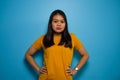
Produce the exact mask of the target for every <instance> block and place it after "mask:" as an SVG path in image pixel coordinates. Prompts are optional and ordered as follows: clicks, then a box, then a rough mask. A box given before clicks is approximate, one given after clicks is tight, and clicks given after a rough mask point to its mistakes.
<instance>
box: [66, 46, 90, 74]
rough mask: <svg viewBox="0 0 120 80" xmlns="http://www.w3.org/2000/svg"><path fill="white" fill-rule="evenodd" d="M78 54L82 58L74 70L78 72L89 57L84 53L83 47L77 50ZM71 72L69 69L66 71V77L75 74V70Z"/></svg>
mask: <svg viewBox="0 0 120 80" xmlns="http://www.w3.org/2000/svg"><path fill="white" fill-rule="evenodd" d="M78 52H79V54H80V55H81V56H82V58H81V59H80V61H79V62H78V64H77V66H76V67H75V69H78V70H80V69H81V68H82V67H83V66H84V64H85V63H86V62H87V60H88V58H89V55H88V53H87V51H86V49H85V48H84V47H81V48H80V49H78ZM75 69H74V70H71V69H70V68H68V69H67V72H68V73H69V74H68V75H74V74H76V72H77V70H75Z"/></svg>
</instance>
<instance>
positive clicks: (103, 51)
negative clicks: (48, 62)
mask: <svg viewBox="0 0 120 80" xmlns="http://www.w3.org/2000/svg"><path fill="white" fill-rule="evenodd" d="M56 9H61V10H63V11H64V12H65V13H66V16H67V20H68V25H69V32H71V33H74V34H76V36H77V37H78V38H79V39H80V40H81V42H82V43H83V44H84V46H85V48H86V50H87V51H88V53H89V56H90V58H89V60H88V62H87V63H86V65H85V66H84V67H83V68H82V69H81V70H80V71H79V72H78V73H77V74H76V75H75V76H73V80H120V62H119V61H120V32H119V31H120V1H119V0H0V80H37V78H38V76H39V73H38V72H36V71H35V70H34V69H33V68H32V67H31V66H30V65H29V64H28V63H27V62H26V60H25V56H24V55H25V52H26V51H27V49H28V48H29V47H30V46H31V44H32V43H33V42H34V41H35V40H36V39H37V38H39V37H40V36H41V35H42V34H45V33H46V31H47V23H48V19H49V16H50V14H51V12H52V11H54V10H56ZM80 58H81V56H80V55H79V54H78V52H77V51H74V56H73V61H72V68H74V67H75V66H76V64H77V62H78V61H79V60H80ZM34 59H35V61H36V62H37V63H38V65H39V66H40V67H41V66H42V61H43V51H42V50H41V51H38V52H37V53H36V54H35V55H34Z"/></svg>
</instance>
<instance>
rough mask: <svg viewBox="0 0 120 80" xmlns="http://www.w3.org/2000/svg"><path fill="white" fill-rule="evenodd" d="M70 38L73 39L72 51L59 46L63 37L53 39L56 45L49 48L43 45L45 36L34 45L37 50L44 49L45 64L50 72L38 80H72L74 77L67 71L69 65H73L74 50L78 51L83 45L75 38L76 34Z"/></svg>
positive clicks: (71, 34) (41, 75)
mask: <svg viewBox="0 0 120 80" xmlns="http://www.w3.org/2000/svg"><path fill="white" fill-rule="evenodd" d="M70 36H71V39H72V48H71V49H70V48H65V47H64V46H59V45H57V44H58V43H59V42H60V39H61V37H58V36H54V37H53V38H54V39H53V40H54V43H55V45H53V46H51V47H49V48H45V47H44V45H43V41H42V40H43V38H44V35H42V36H41V37H40V38H38V39H37V40H36V41H35V42H34V43H33V44H32V46H33V47H34V48H35V49H37V50H39V49H41V48H42V49H43V51H44V63H45V65H46V67H47V72H48V74H40V76H39V78H38V80H72V76H67V75H66V69H67V68H68V66H69V65H71V62H72V57H73V51H74V49H76V50H78V49H80V48H81V47H82V46H83V45H82V43H81V41H80V40H79V39H78V38H77V37H76V36H75V34H73V33H70Z"/></svg>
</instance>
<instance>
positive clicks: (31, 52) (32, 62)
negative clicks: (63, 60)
mask: <svg viewBox="0 0 120 80" xmlns="http://www.w3.org/2000/svg"><path fill="white" fill-rule="evenodd" d="M36 51H37V50H36V49H35V48H34V47H33V46H31V47H30V48H29V49H28V50H27V52H26V54H25V58H26V60H27V61H28V62H29V63H30V65H31V66H32V67H33V68H34V69H35V70H37V71H38V72H40V73H46V67H45V66H44V67H42V68H41V69H40V67H39V66H38V65H37V63H36V62H35V60H34V59H33V57H32V56H33V55H34V54H35V52H36Z"/></svg>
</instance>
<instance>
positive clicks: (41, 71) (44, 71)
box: [38, 66, 47, 74]
mask: <svg viewBox="0 0 120 80" xmlns="http://www.w3.org/2000/svg"><path fill="white" fill-rule="evenodd" d="M38 72H40V73H41V74H47V67H46V66H43V67H42V68H40V69H39V71H38Z"/></svg>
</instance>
